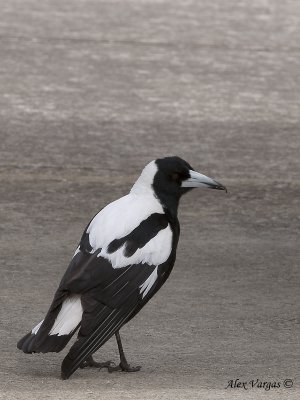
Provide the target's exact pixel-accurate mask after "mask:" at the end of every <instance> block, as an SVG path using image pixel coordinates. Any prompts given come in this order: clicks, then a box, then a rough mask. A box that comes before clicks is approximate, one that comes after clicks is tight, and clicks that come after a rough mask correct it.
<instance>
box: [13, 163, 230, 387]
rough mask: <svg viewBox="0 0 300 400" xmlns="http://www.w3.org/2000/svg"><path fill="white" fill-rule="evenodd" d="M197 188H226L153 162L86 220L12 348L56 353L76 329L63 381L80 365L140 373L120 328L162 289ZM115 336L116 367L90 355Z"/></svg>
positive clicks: (185, 167)
mask: <svg viewBox="0 0 300 400" xmlns="http://www.w3.org/2000/svg"><path fill="white" fill-rule="evenodd" d="M195 187H204V188H211V189H220V190H226V188H225V186H223V185H221V184H220V183H218V182H216V181H215V180H213V179H211V178H209V177H207V176H205V175H202V174H200V173H199V172H196V171H195V170H194V169H193V168H192V167H191V166H190V165H189V164H188V163H187V162H186V161H184V160H182V159H181V158H179V157H165V158H161V159H157V160H155V161H151V162H150V163H149V164H148V165H146V167H145V168H144V169H143V171H142V173H141V175H140V177H139V178H138V179H137V181H136V182H135V184H134V185H133V187H132V189H131V190H130V192H129V194H127V195H126V196H124V197H121V198H120V199H118V200H116V201H114V202H112V203H110V204H108V205H107V206H106V207H104V208H103V209H102V210H101V211H99V212H98V214H96V216H95V217H94V218H93V219H92V220H91V221H90V222H89V224H88V225H87V227H86V229H85V231H84V232H83V235H82V237H81V240H80V243H79V246H78V247H77V249H76V251H75V254H74V256H73V258H72V260H71V262H70V265H69V266H68V268H67V270H66V272H65V274H64V276H63V277H62V280H61V282H60V284H59V287H58V289H57V291H56V293H55V295H54V299H53V301H52V304H51V306H50V308H49V311H48V313H47V314H46V316H45V318H44V319H43V320H42V321H41V322H40V323H39V324H37V325H36V326H35V327H34V328H33V329H32V330H31V332H29V333H28V334H27V335H25V336H24V337H23V338H22V339H21V340H20V341H19V342H18V344H17V346H18V348H19V349H21V350H23V351H24V353H46V352H59V351H61V350H62V349H63V348H64V347H65V346H66V344H67V343H68V342H69V340H70V339H71V337H72V336H73V334H74V333H75V332H76V331H77V330H78V329H79V332H78V337H77V340H76V341H75V343H74V344H73V346H72V347H71V349H70V351H69V353H68V354H67V356H66V357H65V359H64V360H63V362H62V367H61V376H62V378H63V379H68V378H69V377H70V376H71V375H72V374H73V372H74V371H75V370H76V369H77V368H79V367H81V368H83V367H85V366H95V367H99V368H101V367H107V368H108V370H109V371H110V372H112V371H115V370H122V371H128V372H134V371H138V370H139V369H140V367H131V366H130V365H129V364H128V362H127V360H126V358H125V355H124V351H123V347H122V342H121V338H120V334H119V330H120V329H121V328H122V326H123V325H124V324H126V323H127V322H128V321H129V320H130V319H131V318H133V317H134V316H135V315H136V314H137V313H138V312H139V311H140V310H141V309H142V308H143V307H144V305H145V304H146V303H147V302H148V301H149V300H150V299H151V297H152V296H153V295H154V294H155V293H156V292H157V291H158V290H159V288H160V287H161V286H162V285H163V284H164V282H165V281H166V280H167V278H168V277H169V275H170V272H171V271H172V268H173V265H174V262H175V258H176V248H177V243H178V239H179V231H180V228H179V222H178V218H177V210H178V204H179V200H180V197H181V196H182V195H183V194H185V193H186V192H188V191H189V190H190V189H192V188H195ZM113 335H116V339H117V344H118V349H119V353H120V364H119V365H118V366H115V365H113V363H111V362H110V361H108V362H105V363H97V362H96V361H94V359H93V357H92V354H93V353H94V352H95V351H96V350H98V349H99V348H100V347H101V346H102V345H103V344H104V343H105V342H106V341H107V340H109V339H110V338H111V337H112V336H113Z"/></svg>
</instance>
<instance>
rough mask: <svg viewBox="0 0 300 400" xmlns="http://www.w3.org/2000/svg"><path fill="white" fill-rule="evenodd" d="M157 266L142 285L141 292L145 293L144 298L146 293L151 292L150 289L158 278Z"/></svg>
mask: <svg viewBox="0 0 300 400" xmlns="http://www.w3.org/2000/svg"><path fill="white" fill-rule="evenodd" d="M157 268H158V267H156V268H155V270H154V271H153V272H152V274H151V275H150V276H149V277H148V278H147V279H146V280H145V282H144V283H143V284H142V285H141V286H140V289H141V290H140V293H141V294H142V293H143V296H142V298H144V297H145V296H146V294H147V293H148V292H149V290H150V289H151V288H152V286H153V285H154V283H155V282H156V279H157Z"/></svg>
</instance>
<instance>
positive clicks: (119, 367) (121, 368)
mask: <svg viewBox="0 0 300 400" xmlns="http://www.w3.org/2000/svg"><path fill="white" fill-rule="evenodd" d="M141 368H142V367H141V366H137V367H131V366H130V365H129V364H128V363H127V362H122V361H121V362H120V364H119V365H117V366H113V367H112V366H109V367H108V368H107V369H108V372H115V371H124V372H137V371H139V370H140V369H141Z"/></svg>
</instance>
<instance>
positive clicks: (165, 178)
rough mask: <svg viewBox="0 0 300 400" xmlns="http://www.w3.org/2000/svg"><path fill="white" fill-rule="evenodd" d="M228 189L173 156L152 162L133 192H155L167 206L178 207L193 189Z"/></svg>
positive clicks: (147, 166) (143, 172)
mask: <svg viewBox="0 0 300 400" xmlns="http://www.w3.org/2000/svg"><path fill="white" fill-rule="evenodd" d="M196 187H199V188H208V189H218V190H225V191H226V192H227V189H226V187H225V186H223V185H222V184H221V183H219V182H217V181H215V180H214V179H211V178H209V177H208V176H206V175H203V174H200V173H199V172H196V171H195V170H194V169H193V168H192V167H191V166H190V164H188V163H187V162H186V161H184V160H183V159H182V158H180V157H177V156H173V157H165V158H159V159H157V160H154V161H151V162H150V163H149V164H147V165H146V167H145V168H144V169H143V171H142V173H141V175H140V177H139V178H138V180H137V181H136V183H135V184H134V186H133V188H132V190H131V192H135V193H139V192H140V193H142V192H144V193H145V192H149V190H151V191H154V194H155V196H156V197H157V198H158V199H159V200H160V201H161V203H162V204H163V205H165V206H168V205H170V204H172V205H175V204H177V205H178V201H179V199H180V197H181V196H182V195H183V194H185V193H186V192H188V191H189V190H191V189H193V188H196Z"/></svg>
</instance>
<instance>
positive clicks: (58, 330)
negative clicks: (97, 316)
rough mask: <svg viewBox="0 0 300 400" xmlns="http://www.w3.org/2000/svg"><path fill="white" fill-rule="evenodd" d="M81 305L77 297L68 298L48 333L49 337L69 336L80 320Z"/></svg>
mask: <svg viewBox="0 0 300 400" xmlns="http://www.w3.org/2000/svg"><path fill="white" fill-rule="evenodd" d="M82 312H83V309H82V304H81V299H80V296H79V295H74V296H70V297H68V298H67V299H66V300H65V301H64V302H63V304H62V307H61V310H60V312H59V314H58V316H57V317H56V320H55V322H54V324H53V326H52V328H51V330H50V332H49V335H58V336H62V335H69V334H70V333H71V332H72V331H74V329H75V328H76V327H77V325H78V324H79V322H80V321H81V319H82Z"/></svg>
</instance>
